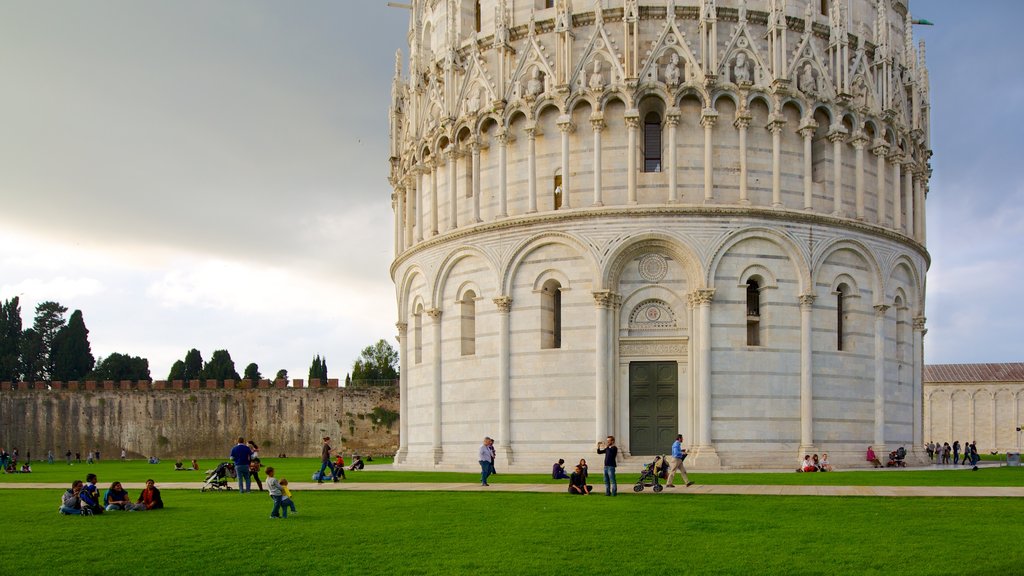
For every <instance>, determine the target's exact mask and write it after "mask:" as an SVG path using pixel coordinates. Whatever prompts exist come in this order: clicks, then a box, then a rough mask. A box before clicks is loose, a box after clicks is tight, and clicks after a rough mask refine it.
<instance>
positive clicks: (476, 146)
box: [470, 141, 482, 224]
mask: <svg viewBox="0 0 1024 576" xmlns="http://www.w3.org/2000/svg"><path fill="white" fill-rule="evenodd" d="M470 151H471V152H472V154H473V224H479V223H480V222H482V220H480V143H479V142H476V141H474V142H473V143H472V144H470Z"/></svg>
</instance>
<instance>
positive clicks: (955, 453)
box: [953, 440, 967, 466]
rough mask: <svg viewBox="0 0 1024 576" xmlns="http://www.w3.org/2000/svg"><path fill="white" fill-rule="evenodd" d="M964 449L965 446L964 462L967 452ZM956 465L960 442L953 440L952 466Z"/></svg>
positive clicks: (958, 457)
mask: <svg viewBox="0 0 1024 576" xmlns="http://www.w3.org/2000/svg"><path fill="white" fill-rule="evenodd" d="M966 448H967V446H964V460H967V450H966ZM964 463H965V464H966V462H964ZM958 464H960V441H959V440H954V441H953V465H954V466H956V465H958Z"/></svg>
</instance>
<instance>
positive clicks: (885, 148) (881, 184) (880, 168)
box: [871, 140, 889, 227]
mask: <svg viewBox="0 0 1024 576" xmlns="http://www.w3.org/2000/svg"><path fill="white" fill-rule="evenodd" d="M871 153H872V154H874V155H875V163H876V164H875V173H876V175H877V177H876V179H875V182H876V184H875V188H876V190H875V197H876V198H878V224H879V225H881V226H886V227H888V222H887V221H888V220H889V214H888V212H889V211H888V208H887V206H886V204H887V202H886V201H887V200H888V199H887V198H886V197H885V196H886V194H885V156H886V155H887V154H888V153H889V145H888V144H886V143H885V140H875V147H874V148H872V149H871Z"/></svg>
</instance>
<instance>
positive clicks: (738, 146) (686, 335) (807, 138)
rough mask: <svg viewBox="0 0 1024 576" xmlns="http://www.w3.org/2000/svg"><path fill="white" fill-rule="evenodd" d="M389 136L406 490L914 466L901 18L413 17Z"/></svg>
mask: <svg viewBox="0 0 1024 576" xmlns="http://www.w3.org/2000/svg"><path fill="white" fill-rule="evenodd" d="M406 8H408V9H409V13H410V21H409V32H408V44H409V46H408V52H407V57H405V56H403V54H402V53H401V52H400V53H399V54H397V55H396V70H395V77H394V81H393V86H392V98H391V104H390V111H389V129H390V134H391V146H390V179H389V181H390V183H391V186H392V188H393V196H392V200H393V208H394V243H395V254H394V261H393V263H392V266H391V274H392V277H393V279H394V283H395V289H396V301H397V317H398V323H397V327H398V341H399V351H400V358H401V368H400V370H401V430H400V431H401V440H400V447H399V450H398V453H397V454H396V464H398V465H399V466H407V467H410V468H420V469H429V468H443V469H459V468H467V469H468V468H470V467H474V466H477V464H476V462H477V450H478V448H479V446H480V444H481V440H482V439H483V438H484V437H485V436H490V437H493V438H494V440H495V444H494V447H495V449H496V451H497V458H496V461H497V465H498V466H497V467H498V469H499V470H502V469H511V470H536V469H540V468H542V467H550V464H551V462H553V461H555V460H557V459H558V458H564V459H566V460H567V461H569V462H574V461H575V460H576V459H578V458H580V457H590V456H591V454H592V453H593V451H594V446H595V442H596V441H601V440H604V439H605V438H606V437H607V436H609V435H613V436H615V437H616V440H617V443H618V445H619V447H620V450H621V451H622V453H623V454H624V456H625V457H626V458H627V459H634V460H636V461H637V462H639V461H641V460H645V459H647V458H649V457H651V456H653V455H657V454H663V453H666V452H667V451H668V450H669V447H670V445H671V443H672V441H673V439H674V438H675V435H676V434H677V433H681V434H683V435H684V437H685V440H684V443H685V444H686V445H687V446H688V447H689V448H690V454H691V457H690V459H688V460H687V465H688V466H691V467H694V468H698V469H717V468H749V467H773V468H780V467H782V468H792V467H795V466H796V464H797V462H798V457H801V458H802V456H803V454H810V453H825V452H827V453H828V454H829V455H830V460H831V461H832V463H833V464H839V465H843V466H858V465H862V464H864V451H865V449H866V448H867V446H868V445H871V446H873V448H874V450H875V452H876V453H881V454H884V453H885V452H886V451H887V450H894V449H896V448H897V447H898V446H906V447H907V449H908V450H911V451H912V452H913V449H914V448H916V447H918V446H920V445H921V444H922V438H921V430H922V421H921V420H922V367H923V352H922V346H923V336H924V333H925V329H924V326H925V319H924V297H925V274H926V271H927V268H928V265H929V261H930V257H929V254H928V252H927V249H926V246H925V198H926V195H927V191H928V179H929V176H930V168H929V158H930V156H931V150H930V145H929V93H928V70H927V67H926V65H925V50H924V44H923V43H921V44H920V45H919V46H915V43H914V38H913V33H912V26H913V20H912V18H911V14H910V12H909V7H908V2H907V0H831V1H830V0H812V1H811V2H805V1H803V0H746V1H745V0H688V1H684V0H676V1H673V0H598V1H596V2H590V1H587V0H575V1H573V0H554V1H551V0H547V1H545V0H413V1H412V2H411V5H408V6H406Z"/></svg>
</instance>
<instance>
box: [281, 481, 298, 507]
mask: <svg viewBox="0 0 1024 576" xmlns="http://www.w3.org/2000/svg"><path fill="white" fill-rule="evenodd" d="M281 495H282V496H283V498H281V508H283V509H285V508H291V509H292V514H295V502H293V501H292V491H291V490H289V489H288V479H287V478H281Z"/></svg>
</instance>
